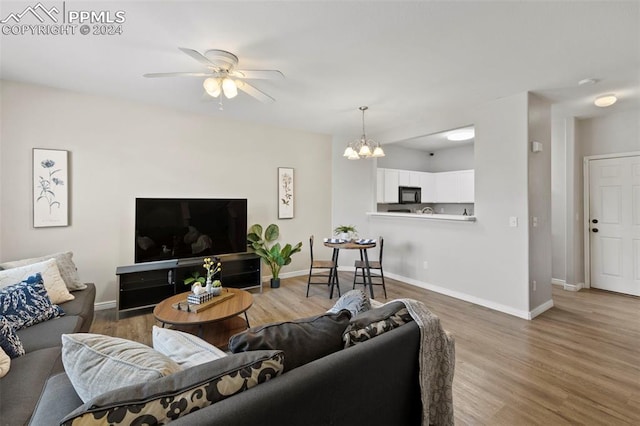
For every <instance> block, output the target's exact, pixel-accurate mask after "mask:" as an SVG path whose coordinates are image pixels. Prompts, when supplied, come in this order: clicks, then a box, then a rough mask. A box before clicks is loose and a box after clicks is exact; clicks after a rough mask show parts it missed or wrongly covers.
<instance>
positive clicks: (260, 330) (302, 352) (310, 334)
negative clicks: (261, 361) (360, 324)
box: [229, 310, 351, 371]
mask: <svg viewBox="0 0 640 426" xmlns="http://www.w3.org/2000/svg"><path fill="white" fill-rule="evenodd" d="M350 316H351V314H350V313H349V311H346V310H343V311H340V312H338V313H335V314H333V313H329V314H324V315H319V316H314V317H309V318H303V319H299V320H295V321H288V322H279V323H273V324H267V325H263V326H259V327H252V328H250V329H248V330H247V331H244V332H242V333H240V334H236V335H235V336H232V337H231V339H230V340H229V350H230V351H231V352H233V353H238V352H243V351H255V350H259V349H265V350H266V349H272V350H275V349H280V350H283V351H284V354H285V360H284V367H285V371H290V370H292V369H294V368H296V367H298V366H300V365H303V364H306V363H308V362H310V361H313V360H315V359H318V358H321V357H323V356H325V355H328V354H330V353H333V352H336V351H339V350H340V349H342V332H343V331H344V329H345V328H346V326H347V325H348V324H349V318H350Z"/></svg>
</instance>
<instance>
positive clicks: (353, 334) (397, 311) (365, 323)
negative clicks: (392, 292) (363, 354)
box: [342, 302, 413, 348]
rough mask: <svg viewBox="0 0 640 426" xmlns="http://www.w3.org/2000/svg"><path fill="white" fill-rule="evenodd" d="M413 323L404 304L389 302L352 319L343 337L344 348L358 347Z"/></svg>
mask: <svg viewBox="0 0 640 426" xmlns="http://www.w3.org/2000/svg"><path fill="white" fill-rule="evenodd" d="M409 321H413V318H411V315H410V314H409V311H407V308H406V307H405V306H404V303H402V302H389V303H387V304H385V305H383V306H382V307H380V308H377V309H371V310H369V311H366V312H363V313H362V314H360V315H358V316H357V317H355V318H352V319H351V321H350V324H349V326H348V327H347V329H346V330H345V331H344V334H343V335H342V340H343V341H344V347H345V348H348V347H349V346H353V345H356V344H358V343H361V342H364V341H366V340H369V339H372V338H374V337H376V336H379V335H380V334H382V333H386V332H387V331H390V330H393V329H394V328H397V327H400V326H401V325H403V324H406V323H408V322H409Z"/></svg>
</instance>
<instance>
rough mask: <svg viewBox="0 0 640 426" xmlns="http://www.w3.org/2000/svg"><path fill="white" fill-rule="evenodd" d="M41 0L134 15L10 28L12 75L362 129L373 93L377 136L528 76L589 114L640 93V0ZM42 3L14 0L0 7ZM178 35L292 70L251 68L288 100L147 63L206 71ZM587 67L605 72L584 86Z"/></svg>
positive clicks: (6, 46) (311, 126)
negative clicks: (75, 24) (600, 102)
mask: <svg viewBox="0 0 640 426" xmlns="http://www.w3.org/2000/svg"><path fill="white" fill-rule="evenodd" d="M42 3H43V5H44V6H46V7H52V6H54V5H55V6H58V7H59V8H60V10H62V7H63V6H64V7H66V10H67V11H69V10H90V11H109V12H110V13H112V14H115V12H116V11H119V10H120V11H124V13H125V16H126V22H124V23H123V24H122V26H121V28H122V34H121V35H103V36H101V35H92V34H89V35H81V34H79V33H77V34H74V35H57V36H53V35H49V36H42V35H28V34H27V35H2V36H0V77H1V78H2V79H6V80H15V81H21V82H28V83H35V84H39V85H44V86H50V87H55V88H61V89H68V90H73V91H78V92H83V93H90V94H96V95H101V96H108V97H115V98H124V99H130V100H134V101H140V102H145V103H149V104H154V105H161V106H165V107H170V108H176V109H179V110H185V111H191V112H195V113H199V114H206V115H209V116H212V117H224V118H226V119H237V120H249V121H251V122H258V123H264V124H270V125H276V126H283V127H288V128H294V129H300V130H304V131H310V132H317V133H325V134H330V135H337V136H340V137H342V136H345V137H348V138H347V140H350V139H352V138H354V137H357V136H359V135H360V133H361V132H360V131H361V113H360V111H359V110H358V107H359V106H361V105H368V106H369V110H368V111H367V115H366V129H367V135H368V136H369V137H373V138H374V139H375V136H376V134H383V133H385V132H389V131H390V130H392V129H398V128H403V129H410V128H412V127H413V126H416V125H417V124H419V123H421V122H425V121H426V120H429V116H430V115H432V114H434V113H435V112H436V111H439V110H441V109H447V110H456V109H458V108H467V107H470V106H474V105H480V104H482V103H485V102H488V101H491V100H494V99H497V98H501V97H505V96H510V95H513V94H516V93H522V92H525V91H532V92H535V93H538V94H540V95H542V96H544V97H546V98H547V99H549V100H550V101H552V102H554V103H555V104H557V106H556V108H557V109H558V110H562V111H564V112H566V113H568V114H572V115H574V116H578V117H589V116H593V115H596V114H602V113H607V112H611V111H620V110H624V109H631V108H640V2H637V1H625V2H618V1H604V2H595V1H585V2H578V1H555V2H553V1H551V2H541V1H528V2H521V1H506V2H491V1H475V2H458V1H456V2H443V1H385V2H381V1H376V2H373V1H371V2H364V1H342V2H334V1H297V2H295V1H273V2H264V1H256V2H249V1H234V2H219V1H210V2H202V1H201V2H189V1H180V2H178V1H163V2H149V1H134V2H117V1H112V2H99V1H92V2H76V1H67V2H65V4H64V5H63V4H62V2H61V1H57V2H56V1H47V0H42ZM35 4H36V2H35V1H32V2H9V1H3V2H2V3H0V19H5V18H6V17H7V16H8V15H9V14H10V13H19V12H21V11H23V10H24V9H25V7H27V6H29V5H35ZM29 19H32V18H30V17H29V16H25V17H23V21H22V23H27V22H28V20H29ZM31 23H37V22H31ZM178 47H187V48H192V49H195V50H197V51H199V52H204V51H205V50H207V49H224V50H228V51H230V52H233V53H235V54H236V55H237V56H238V57H239V58H240V64H239V66H240V68H245V69H278V70H280V71H282V72H283V73H284V75H285V76H286V79H285V80H274V81H271V80H253V81H252V82H253V84H254V85H255V86H256V87H258V88H259V89H261V90H263V91H265V92H267V93H269V94H270V95H271V96H273V97H275V98H276V100H277V101H276V102H275V103H273V104H263V103H260V102H258V101H256V100H254V99H253V98H250V97H249V96H247V95H246V94H244V93H240V94H239V95H238V96H237V97H236V98H235V99H232V100H226V101H224V109H223V110H222V111H221V110H219V108H218V103H217V101H213V102H207V101H205V100H204V99H205V96H203V93H204V91H203V89H202V81H203V80H204V79H203V78H156V79H147V78H143V77H142V75H143V74H145V73H153V72H173V71H202V70H203V67H202V65H200V64H199V63H198V62H196V61H195V60H194V59H193V58H191V57H189V56H187V55H185V54H184V53H182V52H181V51H180V50H178ZM585 78H595V79H597V80H598V83H597V84H593V85H585V86H579V85H578V81H580V80H582V79H585ZM609 92H613V93H616V94H618V95H619V98H620V100H619V101H618V103H617V104H615V105H614V106H612V107H610V108H608V109H599V108H597V107H595V106H593V104H592V102H593V98H594V97H595V96H596V95H599V94H603V93H609ZM443 130H444V129H443ZM416 136H419V135H416ZM380 142H383V143H386V142H393V141H380Z"/></svg>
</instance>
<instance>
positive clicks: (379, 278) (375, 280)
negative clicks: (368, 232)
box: [353, 237, 387, 299]
mask: <svg viewBox="0 0 640 426" xmlns="http://www.w3.org/2000/svg"><path fill="white" fill-rule="evenodd" d="M378 246H379V250H380V251H379V257H378V260H374V261H371V260H370V261H369V270H370V271H371V284H372V285H381V286H382V289H383V290H384V298H385V299H386V298H387V287H386V286H385V285H384V271H383V270H382V253H383V251H384V238H382V237H378ZM354 266H355V268H356V270H355V272H354V274H353V288H356V284H363V285H364V286H365V290H366V286H367V285H368V284H369V282H368V281H367V276H366V275H367V274H366V271H365V266H366V264H365V262H364V259H363V258H362V253H361V254H360V260H356V262H355V265H354ZM358 271H361V273H360V274H359V273H358ZM374 271H375V273H374ZM377 271H379V272H377ZM358 278H362V281H358Z"/></svg>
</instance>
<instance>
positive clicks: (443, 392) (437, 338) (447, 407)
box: [394, 299, 456, 426]
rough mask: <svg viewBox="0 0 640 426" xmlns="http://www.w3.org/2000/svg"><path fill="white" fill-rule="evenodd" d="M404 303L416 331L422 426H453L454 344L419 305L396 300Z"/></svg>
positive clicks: (429, 313) (436, 319)
mask: <svg viewBox="0 0 640 426" xmlns="http://www.w3.org/2000/svg"><path fill="white" fill-rule="evenodd" d="M397 301H400V302H402V303H404V305H405V306H406V307H407V310H408V311H409V315H411V317H412V318H413V320H414V321H415V322H416V324H417V325H418V327H419V328H420V393H421V398H422V425H423V426H428V425H437V426H440V425H453V370H454V367H455V360H456V355H455V342H454V339H453V337H452V336H451V335H449V333H447V332H446V331H444V329H443V328H442V326H441V325H440V318H438V317H437V316H436V315H435V314H433V313H432V312H431V311H430V310H429V309H428V308H427V307H426V306H425V305H424V304H423V303H422V302H419V301H417V300H413V299H396V300H394V302H397Z"/></svg>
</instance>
